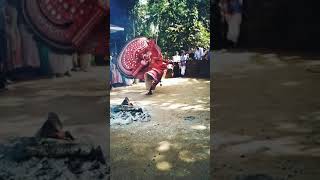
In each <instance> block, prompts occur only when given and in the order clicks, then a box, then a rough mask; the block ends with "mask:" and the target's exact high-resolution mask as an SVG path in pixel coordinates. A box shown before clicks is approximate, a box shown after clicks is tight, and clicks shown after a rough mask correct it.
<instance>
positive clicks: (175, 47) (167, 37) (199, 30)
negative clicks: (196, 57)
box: [130, 0, 210, 55]
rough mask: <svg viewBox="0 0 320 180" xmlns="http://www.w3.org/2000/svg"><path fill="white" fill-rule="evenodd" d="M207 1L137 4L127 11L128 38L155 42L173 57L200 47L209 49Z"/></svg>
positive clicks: (157, 0) (169, 0)
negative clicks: (141, 37) (131, 23)
mask: <svg viewBox="0 0 320 180" xmlns="http://www.w3.org/2000/svg"><path fill="white" fill-rule="evenodd" d="M209 11H210V0H148V1H147V3H146V4H141V3H139V1H137V2H136V3H135V5H134V7H133V9H132V10H131V12H130V17H131V19H132V21H133V22H134V25H133V27H132V28H133V29H132V31H131V33H133V35H132V36H136V37H137V36H146V37H149V38H154V39H157V42H158V45H159V46H160V47H161V49H162V50H163V51H164V52H168V53H169V54H171V55H172V54H173V53H174V52H175V51H180V50H182V49H184V50H187V49H190V48H195V47H197V46H201V47H204V48H209V44H210V33H209V32H210V30H209V26H210V23H209V15H210V12H209Z"/></svg>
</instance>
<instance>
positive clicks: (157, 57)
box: [117, 37, 167, 90]
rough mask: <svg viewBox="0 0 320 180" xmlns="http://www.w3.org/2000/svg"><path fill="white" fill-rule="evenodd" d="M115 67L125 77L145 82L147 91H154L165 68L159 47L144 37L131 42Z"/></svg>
mask: <svg viewBox="0 0 320 180" xmlns="http://www.w3.org/2000/svg"><path fill="white" fill-rule="evenodd" d="M117 65H118V67H119V70H120V72H121V73H122V74H124V75H125V76H127V77H129V78H137V79H140V80H145V82H146V85H147V89H148V90H150V88H151V90H154V89H155V87H156V85H157V84H158V83H159V82H160V81H161V78H162V76H163V72H164V70H165V69H166V67H167V64H166V63H165V62H164V61H163V57H162V54H161V50H160V48H159V46H158V45H157V44H156V43H155V41H154V40H149V39H147V38H145V37H140V38H135V39H133V40H131V41H130V42H129V43H128V44H127V45H126V46H125V47H124V48H123V50H122V51H121V53H120V55H119V58H118V63H117Z"/></svg>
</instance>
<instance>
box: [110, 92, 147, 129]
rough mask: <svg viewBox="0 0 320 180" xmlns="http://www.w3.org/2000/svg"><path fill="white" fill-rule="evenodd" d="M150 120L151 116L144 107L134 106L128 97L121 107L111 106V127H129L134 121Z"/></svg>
mask: <svg viewBox="0 0 320 180" xmlns="http://www.w3.org/2000/svg"><path fill="white" fill-rule="evenodd" d="M150 120H151V116H150V114H149V113H148V112H147V111H146V110H145V109H143V108H142V107H139V106H137V105H133V104H132V103H131V102H130V100H129V98H127V97H126V98H125V99H124V100H123V102H122V103H121V104H120V105H111V108H110V124H111V125H127V124H130V123H132V122H134V121H140V122H148V121H150Z"/></svg>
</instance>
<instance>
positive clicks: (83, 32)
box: [22, 0, 108, 50]
mask: <svg viewBox="0 0 320 180" xmlns="http://www.w3.org/2000/svg"><path fill="white" fill-rule="evenodd" d="M22 10H23V15H24V19H25V20H26V22H27V24H28V25H29V26H30V27H31V29H32V30H33V32H34V33H35V34H37V35H38V36H39V37H40V38H41V39H42V40H44V41H45V42H46V43H48V44H49V45H51V46H53V47H55V48H58V49H65V50H70V49H83V48H84V46H86V44H87V43H86V42H87V41H88V39H90V38H92V35H93V34H94V35H96V34H97V33H93V32H94V31H97V28H98V27H99V26H101V24H104V23H103V20H104V19H106V14H107V10H108V7H102V5H101V3H99V2H98V1H97V0H23V1H22ZM103 34H107V33H106V28H105V26H104V33H103ZM101 35H102V34H101ZM101 35H100V36H101ZM106 38H107V37H100V40H101V39H106ZM94 39H97V38H94ZM95 43H96V45H95V46H97V44H99V42H98V43H97V42H95ZM104 45H106V44H104Z"/></svg>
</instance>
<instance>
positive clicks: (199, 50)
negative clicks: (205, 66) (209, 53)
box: [194, 47, 203, 60]
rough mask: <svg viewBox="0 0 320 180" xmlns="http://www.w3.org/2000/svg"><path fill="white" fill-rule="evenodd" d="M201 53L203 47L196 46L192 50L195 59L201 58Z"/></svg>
mask: <svg viewBox="0 0 320 180" xmlns="http://www.w3.org/2000/svg"><path fill="white" fill-rule="evenodd" d="M202 55H203V49H200V47H197V50H196V52H194V59H195V60H201V59H202Z"/></svg>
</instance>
